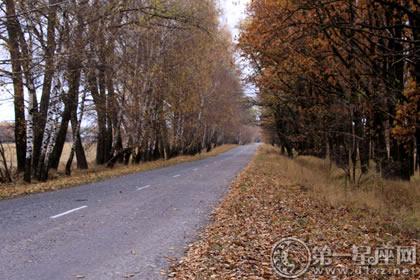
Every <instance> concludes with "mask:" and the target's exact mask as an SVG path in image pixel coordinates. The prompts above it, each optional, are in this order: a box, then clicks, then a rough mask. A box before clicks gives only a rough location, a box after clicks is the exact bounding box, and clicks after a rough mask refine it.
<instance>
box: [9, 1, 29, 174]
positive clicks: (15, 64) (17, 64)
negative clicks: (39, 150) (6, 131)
mask: <svg viewBox="0 0 420 280" xmlns="http://www.w3.org/2000/svg"><path fill="white" fill-rule="evenodd" d="M5 4H6V18H7V20H6V28H7V33H8V36H9V38H8V42H7V43H8V48H9V52H10V58H11V62H12V72H13V74H12V80H13V90H14V109H15V143H16V157H17V169H18V171H19V172H21V171H24V170H25V162H26V125H25V108H24V95H23V80H22V64H21V54H20V51H19V22H18V20H17V17H16V9H15V1H14V0H5Z"/></svg>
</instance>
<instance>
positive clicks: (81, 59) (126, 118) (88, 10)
mask: <svg viewBox="0 0 420 280" xmlns="http://www.w3.org/2000/svg"><path fill="white" fill-rule="evenodd" d="M0 9H1V21H0V36H1V37H0V39H1V43H2V45H1V48H2V49H1V53H2V55H3V56H4V57H2V58H1V64H0V75H1V79H0V81H1V86H2V87H4V88H10V93H11V96H12V97H13V101H14V111H15V116H14V119H15V127H14V132H15V143H16V157H17V172H15V173H17V174H19V173H20V174H24V179H25V181H27V182H30V181H31V179H33V178H36V179H37V180H47V179H48V174H49V170H51V169H57V168H58V167H59V163H60V159H61V155H62V151H63V146H64V144H65V142H66V138H68V135H71V137H70V138H71V143H72V151H71V154H70V157H69V158H68V160H67V165H66V173H67V174H71V168H72V162H73V161H76V162H77V168H79V169H87V168H88V165H89V164H90V163H89V162H88V160H87V159H86V155H85V151H84V141H87V140H86V139H88V138H89V137H86V136H84V135H83V133H82V132H83V131H86V130H87V129H86V128H87V127H89V128H90V130H89V131H90V133H91V134H92V133H93V135H94V142H95V143H96V164H98V165H107V166H109V167H112V166H114V165H115V164H116V163H119V162H120V163H125V164H129V163H140V162H143V161H149V160H153V159H157V158H170V157H173V156H176V155H179V154H195V153H199V152H201V151H202V150H210V149H212V147H214V146H215V145H220V144H223V143H244V142H247V141H249V140H250V136H249V135H250V134H249V129H248V128H247V126H246V124H247V123H248V121H250V120H252V118H251V117H250V115H249V114H248V113H249V111H250V107H249V104H248V102H247V100H246V99H245V98H244V96H243V90H242V86H241V83H240V80H239V78H238V77H239V76H240V75H239V73H238V69H237V67H236V64H235V63H234V58H233V50H232V43H231V35H230V34H229V33H228V31H226V30H225V28H223V27H221V26H220V23H219V14H218V11H217V6H216V2H215V1H213V0H200V1H196V0H176V1H172V0H159V1H155V0H129V1H121V0H28V1H15V0H5V1H2V3H1V4H0ZM89 139H90V138H89ZM0 152H1V151H0ZM0 162H3V165H2V166H1V168H0V172H1V174H0V175H1V177H2V178H3V179H2V180H3V181H10V180H12V179H13V178H12V177H14V176H13V172H10V166H8V163H7V159H4V158H3V159H2V160H0Z"/></svg>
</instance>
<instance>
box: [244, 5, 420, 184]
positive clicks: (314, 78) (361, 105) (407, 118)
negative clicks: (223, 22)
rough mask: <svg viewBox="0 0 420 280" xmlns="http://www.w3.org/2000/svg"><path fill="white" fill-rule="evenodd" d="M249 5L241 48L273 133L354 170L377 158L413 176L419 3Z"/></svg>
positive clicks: (389, 171)
mask: <svg viewBox="0 0 420 280" xmlns="http://www.w3.org/2000/svg"><path fill="white" fill-rule="evenodd" d="M249 15H250V18H249V20H248V21H246V22H245V23H244V25H243V27H242V34H241V38H240V48H241V49H242V52H243V55H244V56H245V57H247V58H248V59H249V60H250V61H251V63H252V64H253V68H254V70H255V72H254V74H253V75H252V77H251V79H252V80H253V81H254V82H255V84H256V85H257V86H258V88H259V91H260V95H259V97H260V99H259V101H260V103H261V105H262V107H263V116H262V123H263V125H264V127H265V133H266V134H267V135H269V138H270V139H271V141H272V142H273V143H278V144H279V145H280V146H282V147H283V149H284V150H285V151H287V152H288V153H289V155H292V153H293V150H295V151H297V152H298V153H299V154H310V155H316V156H321V157H325V156H327V155H329V156H330V157H331V158H332V159H333V160H334V161H335V162H336V163H337V164H338V165H339V166H341V167H343V168H344V169H345V170H347V172H348V176H349V177H350V178H352V179H353V180H356V178H355V177H356V166H357V165H359V164H360V166H361V170H362V172H363V173H366V172H367V171H368V168H369V161H370V159H373V160H375V162H376V167H377V170H378V171H379V172H380V173H381V174H382V175H383V176H384V177H386V178H399V179H403V180H409V179H410V177H411V176H412V175H413V174H414V171H415V169H416V168H419V164H420V161H419V160H420V91H419V83H420V60H419V58H420V57H419V56H420V53H419V52H420V48H419V44H420V41H419V39H420V37H419V32H420V29H419V28H420V26H419V24H420V6H419V4H418V3H417V2H416V1H379V0H365V1H356V0H339V1H323V0H321V1H319V0H316V1H315V0H300V1H289V0H281V1H277V0H255V1H252V3H251V4H250V7H249ZM416 151H417V152H416ZM416 153H417V154H416ZM415 159H416V160H415Z"/></svg>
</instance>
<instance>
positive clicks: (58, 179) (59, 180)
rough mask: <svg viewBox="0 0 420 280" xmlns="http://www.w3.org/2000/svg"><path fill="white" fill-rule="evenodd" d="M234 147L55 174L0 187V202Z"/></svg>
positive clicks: (201, 157)
mask: <svg viewBox="0 0 420 280" xmlns="http://www.w3.org/2000/svg"><path fill="white" fill-rule="evenodd" d="M235 147H237V145H223V146H219V147H216V148H214V149H213V150H212V151H210V152H206V153H201V154H197V155H194V156H178V157H174V158H171V159H169V160H157V161H152V162H145V163H141V164H139V165H127V166H126V165H118V166H115V167H114V168H112V169H109V168H106V167H103V166H101V167H93V168H91V169H89V170H86V171H80V170H74V171H73V173H72V176H65V175H64V174H55V175H54V177H53V178H52V179H51V180H49V181H47V182H38V183H33V184H25V183H22V182H19V183H15V184H9V185H0V200H1V199H6V198H12V197H16V196H21V195H26V194H32V193H40V192H47V191H54V190H58V189H63V188H69V187H73V186H78V185H82V184H87V183H93V182H98V181H102V180H105V179H108V178H113V177H118V176H122V175H127V174H132V173H137V172H142V171H147V170H151V169H156V168H162V167H167V166H170V165H175V164H179V163H183V162H190V161H195V160H200V159H204V158H208V157H212V156H216V155H218V154H221V153H224V152H227V151H229V150H231V149H233V148H235Z"/></svg>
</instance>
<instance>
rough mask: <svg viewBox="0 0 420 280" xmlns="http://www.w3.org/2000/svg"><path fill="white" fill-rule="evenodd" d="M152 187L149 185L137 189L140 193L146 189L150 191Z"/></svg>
mask: <svg viewBox="0 0 420 280" xmlns="http://www.w3.org/2000/svg"><path fill="white" fill-rule="evenodd" d="M151 186H152V185H147V186H144V187H141V188H137V190H138V191H142V190H145V189H148V188H150V187H151Z"/></svg>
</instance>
